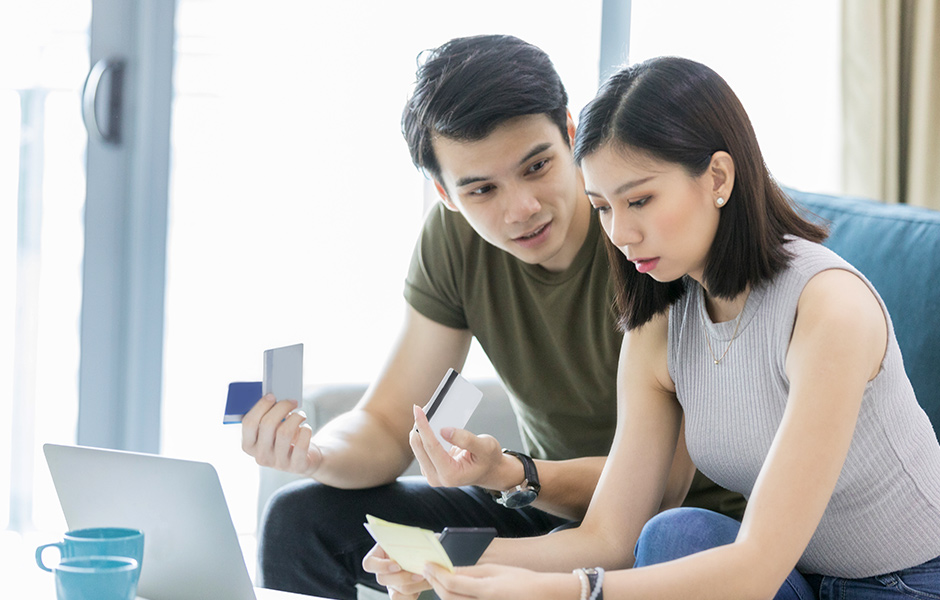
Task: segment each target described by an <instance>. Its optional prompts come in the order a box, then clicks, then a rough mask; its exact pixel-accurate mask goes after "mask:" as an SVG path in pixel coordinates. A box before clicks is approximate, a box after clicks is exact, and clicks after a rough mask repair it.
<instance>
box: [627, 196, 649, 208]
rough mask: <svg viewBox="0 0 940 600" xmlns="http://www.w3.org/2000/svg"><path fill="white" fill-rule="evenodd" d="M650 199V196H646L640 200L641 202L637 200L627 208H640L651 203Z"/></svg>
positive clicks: (628, 203) (629, 203) (628, 204)
mask: <svg viewBox="0 0 940 600" xmlns="http://www.w3.org/2000/svg"><path fill="white" fill-rule="evenodd" d="M649 199H650V196H646V197H644V198H640V199H639V200H635V201H633V202H627V206H629V207H630V208H640V207H641V206H643V205H645V204H646V203H647V202H649Z"/></svg>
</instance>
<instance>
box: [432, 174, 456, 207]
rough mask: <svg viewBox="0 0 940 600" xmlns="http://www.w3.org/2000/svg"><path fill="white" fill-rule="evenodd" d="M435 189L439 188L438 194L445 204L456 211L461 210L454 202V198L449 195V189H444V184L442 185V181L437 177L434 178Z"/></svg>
mask: <svg viewBox="0 0 940 600" xmlns="http://www.w3.org/2000/svg"><path fill="white" fill-rule="evenodd" d="M434 189H436V190H437V195H438V196H440V197H441V202H443V203H444V206H446V207H447V208H448V209H449V210H452V211H454V212H460V209H459V208H457V205H456V204H454V202H453V200H451V199H450V196H448V195H447V190H445V189H444V186H443V185H441V182H440V181H438V180H437V179H435V180H434Z"/></svg>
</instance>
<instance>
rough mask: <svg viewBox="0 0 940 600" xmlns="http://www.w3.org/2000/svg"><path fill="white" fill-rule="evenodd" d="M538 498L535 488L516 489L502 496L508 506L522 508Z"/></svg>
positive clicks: (503, 503)
mask: <svg viewBox="0 0 940 600" xmlns="http://www.w3.org/2000/svg"><path fill="white" fill-rule="evenodd" d="M536 498H538V493H537V492H536V491H535V490H515V491H512V492H509V493H508V494H505V495H504V496H503V498H502V500H503V502H502V505H503V506H505V507H506V508H522V507H523V506H528V505H530V504H532V502H534V501H535V499H536Z"/></svg>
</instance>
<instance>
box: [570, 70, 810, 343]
mask: <svg viewBox="0 0 940 600" xmlns="http://www.w3.org/2000/svg"><path fill="white" fill-rule="evenodd" d="M576 138H577V139H576V141H575V152H574V154H575V161H576V162H577V163H578V164H579V165H580V164H581V161H582V160H584V158H585V157H587V156H589V155H591V154H592V153H594V152H596V151H598V150H599V149H601V148H602V147H607V146H608V145H612V147H613V148H617V149H620V150H622V151H624V152H625V153H627V154H632V153H639V154H640V155H641V156H649V157H652V158H654V159H657V160H660V161H665V162H669V163H673V164H677V165H681V166H682V167H683V168H684V169H685V171H686V172H687V173H688V174H689V175H690V176H692V177H698V176H700V175H702V173H704V172H705V170H706V169H707V168H708V165H709V164H710V163H711V158H712V155H713V154H714V153H715V152H718V151H725V152H727V153H728V154H730V155H731V158H732V160H734V188H733V190H732V192H731V196H730V197H729V198H726V200H727V204H726V205H725V206H724V207H723V208H722V209H721V213H720V217H719V221H718V230H717V232H716V233H715V239H714V241H713V242H712V245H711V248H710V249H709V251H708V257H707V259H706V263H705V274H704V278H705V284H706V286H707V288H708V292H709V293H710V294H712V295H715V296H718V297H722V298H728V299H731V298H734V297H735V296H737V295H738V294H740V293H741V292H743V291H744V290H745V289H746V288H747V286H748V285H750V286H752V287H753V286H757V285H758V284H760V283H762V282H764V281H767V280H769V279H771V278H772V277H773V276H774V275H776V274H777V273H778V272H780V271H781V270H783V269H784V268H785V267H786V265H787V263H788V262H789V260H790V257H791V255H790V253H789V251H788V250H787V249H786V247H785V245H784V244H785V236H787V235H792V236H796V237H801V238H805V239H807V240H810V241H813V242H821V241H822V240H824V239H825V238H826V231H825V230H824V229H822V228H821V227H819V226H817V225H815V224H813V223H811V222H809V221H808V220H806V219H804V218H803V217H802V216H801V215H800V214H799V213H798V211H797V209H796V207H795V205H794V204H793V202H792V201H791V200H790V198H789V197H788V196H787V195H786V194H785V193H784V191H783V190H782V189H780V186H779V185H777V183H776V182H775V181H774V180H773V177H771V175H770V172H769V171H768V170H767V167H766V165H765V164H764V159H763V157H762V156H761V152H760V147H759V146H758V144H757V137H756V136H755V134H754V129H753V127H752V126H751V121H750V119H748V116H747V113H746V112H745V111H744V107H743V106H742V105H741V102H740V101H739V100H738V98H737V96H735V94H734V92H733V91H732V90H731V88H730V87H729V86H728V84H727V83H726V82H725V81H724V79H722V78H721V77H720V76H719V75H718V74H717V73H715V72H714V71H712V70H711V69H709V68H708V67H706V66H705V65H702V64H699V63H696V62H694V61H691V60H687V59H683V58H675V57H660V58H654V59H650V60H648V61H646V62H642V63H640V64H637V65H632V66H629V67H625V68H623V69H622V70H620V71H619V72H618V73H616V74H614V75H612V76H611V77H610V79H608V80H607V81H606V82H605V83H604V85H603V86H602V87H601V89H600V90H599V91H598V93H597V96H596V97H595V98H594V99H593V100H592V101H591V102H590V103H589V104H588V105H587V106H585V107H584V110H582V111H581V117H580V120H579V123H578V134H577V136H576ZM607 252H608V255H609V257H610V264H611V269H612V272H613V279H614V282H615V284H616V290H617V292H616V293H617V297H616V305H617V310H618V313H619V322H620V326H621V327H622V328H623V329H626V330H630V329H635V328H636V327H639V326H641V325H643V324H644V323H647V322H648V321H649V320H650V319H652V318H653V317H654V316H655V315H657V314H659V313H662V312H664V311H665V310H666V309H667V308H668V307H669V305H670V304H672V303H673V302H675V301H676V300H678V299H679V298H681V297H682V295H683V294H684V293H685V292H684V290H685V284H684V283H683V281H682V280H676V281H672V282H667V283H661V282H658V281H656V280H655V279H653V278H652V277H650V276H648V275H644V274H640V273H639V272H637V270H636V268H635V267H634V266H633V265H632V264H631V263H630V262H629V261H628V260H627V259H626V257H625V256H624V255H623V253H622V252H621V251H620V250H619V249H618V248H616V247H615V246H614V245H613V244H612V243H611V242H610V240H609V239H608V240H607Z"/></svg>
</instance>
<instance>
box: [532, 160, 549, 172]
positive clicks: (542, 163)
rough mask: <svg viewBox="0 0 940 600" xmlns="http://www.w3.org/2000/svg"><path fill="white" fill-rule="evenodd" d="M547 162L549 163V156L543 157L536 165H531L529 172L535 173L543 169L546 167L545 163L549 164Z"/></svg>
mask: <svg viewBox="0 0 940 600" xmlns="http://www.w3.org/2000/svg"><path fill="white" fill-rule="evenodd" d="M547 164H548V159H547V158H543V159H542V160H540V161H538V162H537V163H535V164H534V165H532V166H531V167H529V172H530V173H535V172H537V171H541V170H542V169H544V168H545V165H547Z"/></svg>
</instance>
